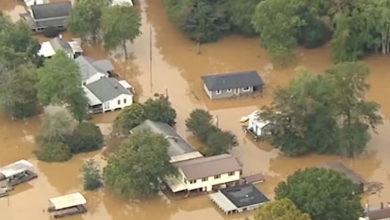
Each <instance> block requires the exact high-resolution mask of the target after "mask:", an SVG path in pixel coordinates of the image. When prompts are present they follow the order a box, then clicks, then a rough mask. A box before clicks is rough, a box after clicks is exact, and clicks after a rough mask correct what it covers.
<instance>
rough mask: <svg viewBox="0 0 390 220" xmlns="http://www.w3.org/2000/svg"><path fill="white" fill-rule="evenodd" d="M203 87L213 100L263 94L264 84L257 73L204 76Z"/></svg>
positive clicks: (246, 72)
mask: <svg viewBox="0 0 390 220" xmlns="http://www.w3.org/2000/svg"><path fill="white" fill-rule="evenodd" d="M202 80H203V86H204V89H205V91H206V93H207V95H208V96H209V97H210V98H211V99H215V98H230V97H236V96H242V95H249V94H253V93H255V92H261V91H262V89H263V86H264V82H263V80H262V79H261V77H260V76H259V74H258V73H257V71H245V72H235V73H224V74H215V75H206V76H202Z"/></svg>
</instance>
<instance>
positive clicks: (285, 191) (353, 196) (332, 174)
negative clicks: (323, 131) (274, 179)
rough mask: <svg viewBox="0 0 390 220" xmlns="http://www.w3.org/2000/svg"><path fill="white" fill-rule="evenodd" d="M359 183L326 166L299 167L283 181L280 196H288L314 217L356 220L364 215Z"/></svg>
mask: <svg viewBox="0 0 390 220" xmlns="http://www.w3.org/2000/svg"><path fill="white" fill-rule="evenodd" d="M357 192H358V186H357V185H355V184H353V183H352V182H351V180H349V179H348V178H347V177H346V176H345V175H342V174H340V173H338V172H336V171H333V170H327V169H323V168H308V169H305V170H298V171H296V172H295V173H294V174H293V175H291V176H289V177H287V180H286V181H285V182H281V183H279V185H278V186H277V187H276V189H275V193H276V199H282V198H288V199H290V200H291V201H292V202H294V204H295V205H296V206H297V207H298V208H299V209H300V210H302V211H304V212H306V213H308V214H310V216H311V217H312V219H313V220H322V219H334V220H356V219H358V218H359V217H360V216H362V214H363V209H362V206H361V204H360V196H359V195H358V193H357Z"/></svg>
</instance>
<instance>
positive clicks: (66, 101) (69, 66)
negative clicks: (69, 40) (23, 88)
mask: <svg viewBox="0 0 390 220" xmlns="http://www.w3.org/2000/svg"><path fill="white" fill-rule="evenodd" d="M37 88H38V99H39V100H40V101H41V103H42V104H44V105H48V104H60V105H66V106H67V107H68V109H69V110H70V111H71V112H72V114H73V115H74V117H75V118H76V119H77V120H79V121H81V120H82V119H84V118H85V117H86V115H87V104H88V101H87V98H86V97H85V94H84V91H83V89H82V87H81V73H80V69H79V66H78V65H77V63H76V62H75V61H74V60H72V59H70V58H69V57H67V56H66V54H65V53H64V52H61V51H58V52H57V53H56V55H54V56H53V57H52V58H51V59H48V60H46V61H45V64H44V66H43V67H41V68H39V69H38V85H37Z"/></svg>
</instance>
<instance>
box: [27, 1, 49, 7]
mask: <svg viewBox="0 0 390 220" xmlns="http://www.w3.org/2000/svg"><path fill="white" fill-rule="evenodd" d="M24 3H25V4H26V5H27V7H31V6H32V5H41V4H46V3H49V0H24Z"/></svg>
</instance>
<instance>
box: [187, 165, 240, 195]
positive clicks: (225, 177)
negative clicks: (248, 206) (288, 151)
mask: <svg viewBox="0 0 390 220" xmlns="http://www.w3.org/2000/svg"><path fill="white" fill-rule="evenodd" d="M179 172H180V174H181V176H182V178H183V179H184V174H183V172H181V170H179ZM240 178H241V173H240V171H235V172H234V174H233V175H232V176H229V174H228V173H224V174H221V176H220V178H217V179H215V177H214V176H209V177H208V178H207V181H203V180H202V179H197V180H196V182H195V183H192V184H191V183H190V181H189V180H187V181H185V182H184V181H183V182H184V183H185V184H186V186H187V190H193V189H199V188H202V190H204V191H211V190H212V187H213V185H220V184H224V183H229V182H233V181H237V180H239V179H240Z"/></svg>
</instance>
